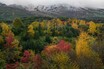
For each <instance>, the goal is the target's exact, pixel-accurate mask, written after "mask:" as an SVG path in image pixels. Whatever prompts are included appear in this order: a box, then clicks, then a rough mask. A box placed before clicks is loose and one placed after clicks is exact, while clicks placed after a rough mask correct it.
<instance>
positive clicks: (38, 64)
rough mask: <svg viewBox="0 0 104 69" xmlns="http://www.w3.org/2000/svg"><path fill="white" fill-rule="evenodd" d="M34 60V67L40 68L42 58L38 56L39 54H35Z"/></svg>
mask: <svg viewBox="0 0 104 69" xmlns="http://www.w3.org/2000/svg"><path fill="white" fill-rule="evenodd" d="M33 61H34V62H35V69H40V67H41V65H42V59H41V57H40V55H38V54H37V55H35V57H34V60H33Z"/></svg>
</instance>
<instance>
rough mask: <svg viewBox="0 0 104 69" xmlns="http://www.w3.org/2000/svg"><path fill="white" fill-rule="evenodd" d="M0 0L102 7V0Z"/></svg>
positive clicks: (20, 2) (9, 2)
mask: <svg viewBox="0 0 104 69" xmlns="http://www.w3.org/2000/svg"><path fill="white" fill-rule="evenodd" d="M0 2H2V3H5V4H7V5H10V4H18V5H29V4H34V5H51V4H59V3H61V4H62V3H66V4H70V5H73V6H77V7H93V8H104V0H0Z"/></svg>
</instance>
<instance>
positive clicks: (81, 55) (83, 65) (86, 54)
mask: <svg viewBox="0 0 104 69" xmlns="http://www.w3.org/2000/svg"><path fill="white" fill-rule="evenodd" d="M94 41H95V38H93V37H91V36H90V35H88V34H87V33H86V32H82V33H81V34H80V36H79V38H78V40H77V41H76V54H77V63H78V64H79V66H80V69H101V67H102V62H101V59H100V58H99V55H98V54H97V53H96V52H94V51H93V50H92V49H91V45H92V44H93V43H94ZM89 64H90V66H89Z"/></svg>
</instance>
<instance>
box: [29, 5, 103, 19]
mask: <svg viewBox="0 0 104 69" xmlns="http://www.w3.org/2000/svg"><path fill="white" fill-rule="evenodd" d="M29 11H31V10H29ZM36 11H38V12H44V13H47V14H48V15H50V14H51V15H53V16H56V17H70V18H95V17H104V9H98V8H97V9H94V8H87V7H85V8H83V7H74V6H70V5H67V4H59V5H51V6H44V5H43V6H42V5H41V6H37V7H35V8H34V13H35V12H36Z"/></svg>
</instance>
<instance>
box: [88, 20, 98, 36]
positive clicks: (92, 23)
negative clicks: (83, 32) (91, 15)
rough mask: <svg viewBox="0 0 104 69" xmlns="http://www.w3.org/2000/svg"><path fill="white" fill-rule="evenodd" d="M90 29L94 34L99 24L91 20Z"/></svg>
mask: <svg viewBox="0 0 104 69" xmlns="http://www.w3.org/2000/svg"><path fill="white" fill-rule="evenodd" d="M88 31H89V32H90V33H91V34H94V33H96V32H97V25H96V24H95V23H94V22H92V21H91V22H89V29H88Z"/></svg>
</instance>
